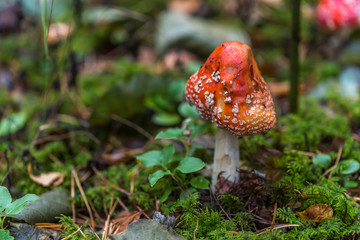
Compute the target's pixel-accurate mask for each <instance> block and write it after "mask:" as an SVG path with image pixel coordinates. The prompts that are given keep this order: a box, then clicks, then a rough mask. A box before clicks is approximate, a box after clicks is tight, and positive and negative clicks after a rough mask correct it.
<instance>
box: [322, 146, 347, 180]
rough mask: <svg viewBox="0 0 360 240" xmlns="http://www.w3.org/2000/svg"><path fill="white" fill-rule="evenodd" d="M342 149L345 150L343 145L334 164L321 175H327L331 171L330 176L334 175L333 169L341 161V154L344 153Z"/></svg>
mask: <svg viewBox="0 0 360 240" xmlns="http://www.w3.org/2000/svg"><path fill="white" fill-rule="evenodd" d="M342 150H343V147H342V146H340V147H339V151H338V155H337V157H336V161H335V164H334V166H332V167H331V168H329V169H327V170H326V171H325V172H324V173H323V174H322V175H321V177H325V176H326V175H328V174H329V173H330V174H329V177H328V178H331V177H332V175H333V173H332V172H333V170H334V169H336V167H337V166H338V164H339V161H340V158H341V154H342Z"/></svg>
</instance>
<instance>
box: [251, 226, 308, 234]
mask: <svg viewBox="0 0 360 240" xmlns="http://www.w3.org/2000/svg"><path fill="white" fill-rule="evenodd" d="M287 227H302V225H300V224H279V225H276V226H274V227H273V229H282V228H287ZM268 229H270V227H267V228H264V229H261V230H259V231H256V232H254V233H255V234H256V236H260V235H261V234H264V233H266V231H267V230H268Z"/></svg>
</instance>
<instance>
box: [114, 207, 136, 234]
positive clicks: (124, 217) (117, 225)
mask: <svg viewBox="0 0 360 240" xmlns="http://www.w3.org/2000/svg"><path fill="white" fill-rule="evenodd" d="M141 214H142V213H141V212H129V211H123V212H121V213H120V214H119V215H118V216H117V217H116V218H115V219H113V220H111V224H110V226H111V227H110V228H111V229H110V234H120V233H122V232H124V231H125V229H126V228H127V226H128V225H129V224H130V223H132V222H135V221H136V220H138V219H139V218H140V216H141Z"/></svg>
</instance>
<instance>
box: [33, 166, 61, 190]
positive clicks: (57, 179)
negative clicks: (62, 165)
mask: <svg viewBox="0 0 360 240" xmlns="http://www.w3.org/2000/svg"><path fill="white" fill-rule="evenodd" d="M28 173H29V177H30V179H31V180H33V181H34V182H36V183H37V184H40V185H41V186H43V187H49V186H59V185H60V184H61V183H62V182H63V181H64V178H65V176H66V174H65V173H60V172H48V173H42V174H40V175H39V176H35V175H32V173H31V165H29V166H28Z"/></svg>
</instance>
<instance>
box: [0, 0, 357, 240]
mask: <svg viewBox="0 0 360 240" xmlns="http://www.w3.org/2000/svg"><path fill="white" fill-rule="evenodd" d="M65 2H66V1H65ZM74 2H81V1H74ZM145 2H146V1H138V3H137V4H134V2H133V1H120V2H119V1H114V4H115V5H116V6H121V7H123V8H125V9H128V10H129V9H130V10H132V11H134V12H131V11H130V12H129V11H120V13H121V14H120V15H116V14H115V15H111V16H113V18H109V19H106V21H107V22H106V21H105V20H104V19H103V22H101V21H100V22H99V21H98V20H96V18H95V16H96V14H95V13H94V12H91V11H90V13H89V12H88V11H87V10H89V9H91V10H94V9H95V10H96V8H97V7H98V8H100V6H95V8H92V7H93V6H92V5H91V4H89V5H87V4H86V3H83V5H82V8H77V7H78V6H76V4H75V3H74V5H71V6H72V8H69V9H67V10H66V11H65V12H64V15H63V16H62V17H58V18H57V16H58V15H56V14H57V13H54V14H55V15H54V19H53V20H52V21H55V20H56V21H60V20H61V21H65V22H66V21H68V22H71V23H72V24H73V25H72V26H73V30H72V34H71V35H69V36H67V38H65V39H60V40H59V41H58V42H56V43H55V44H53V43H49V46H48V47H49V49H48V54H49V56H48V58H46V56H45V53H44V49H43V44H42V37H43V32H42V26H41V23H40V22H39V21H38V20H39V19H37V18H36V16H30V15H29V16H28V15H25V16H26V17H25V20H22V21H23V22H22V24H23V26H24V27H23V28H15V29H13V30H11V31H10V30H6V31H4V34H3V35H2V36H1V39H0V62H1V64H0V77H1V79H6V81H7V82H6V81H5V82H4V83H3V82H1V81H0V83H1V85H0V117H1V121H0V140H1V141H0V180H1V185H3V186H6V187H7V188H8V189H9V190H10V192H11V194H12V196H13V198H19V197H21V196H23V195H25V194H28V193H30V194H36V195H41V194H43V193H46V192H49V191H52V190H56V189H68V190H71V191H72V194H71V196H70V197H69V202H70V203H72V204H73V207H74V208H73V209H74V213H75V215H74V216H75V219H72V218H71V217H68V216H62V217H60V220H59V219H58V220H57V221H58V222H59V223H62V224H63V226H64V227H63V229H64V230H65V231H66V233H65V234H64V235H63V238H64V237H66V236H69V235H71V234H73V235H71V236H72V237H73V238H72V239H85V238H87V239H96V235H95V233H96V234H99V235H101V234H108V233H118V232H117V231H116V228H115V227H114V228H106V222H108V223H109V222H111V221H112V220H114V222H113V223H114V224H115V223H116V221H115V220H117V219H121V217H123V216H124V215H126V214H128V215H126V216H127V217H126V219H127V220H126V221H125V222H122V223H121V224H123V225H124V226H127V224H128V223H129V222H130V221H132V220H136V219H138V218H139V217H141V218H152V217H153V215H154V212H155V211H159V212H161V214H163V215H165V216H174V217H175V222H171V224H170V225H171V227H173V229H174V230H175V231H176V232H177V233H179V234H180V235H182V236H184V237H185V238H187V239H357V238H359V237H360V206H359V201H360V191H359V184H360V179H359V175H360V167H359V165H360V125H359V122H360V104H359V101H358V99H354V98H351V97H349V96H347V95H346V94H341V93H339V89H340V88H339V87H335V88H327V89H326V91H325V93H324V94H322V95H321V96H320V97H319V96H314V94H309V93H310V92H312V90H313V89H315V88H316V86H318V85H321V84H322V83H324V82H327V81H329V80H328V79H336V78H337V77H338V76H339V73H340V72H341V70H342V69H343V68H345V66H346V65H348V64H356V62H354V61H353V59H350V60H349V58H347V59H346V58H345V59H344V58H343V56H344V55H342V54H341V53H342V51H345V50H344V49H345V48H346V46H347V45H346V44H347V42H351V41H352V40H354V41H356V39H358V38H359V36H360V35H359V30H353V31H351V32H349V33H348V35H347V39H346V40H344V39H343V37H344V36H343V35H341V36H340V38H339V39H335V40H337V41H339V44H340V45H339V46H337V47H336V48H333V46H332V45H331V41H328V40H327V37H329V36H330V33H328V32H321V31H320V30H319V29H318V30H317V31H315V32H314V31H311V29H312V28H314V27H315V26H316V25H315V23H314V20H313V19H311V18H305V17H304V19H303V22H302V25H301V27H302V29H301V33H302V37H303V39H302V44H303V45H301V48H303V49H305V50H306V51H305V50H304V51H305V52H306V53H305V52H304V53H303V54H305V56H306V57H304V58H302V59H301V61H300V62H301V71H300V79H301V81H302V83H303V86H302V88H301V89H302V92H301V94H300V104H299V112H298V113H297V114H290V113H289V112H288V99H289V96H288V94H287V92H286V91H285V93H284V92H281V93H279V94H274V102H275V106H276V112H277V119H278V123H277V125H276V127H275V128H274V129H273V130H272V131H270V132H268V133H266V134H260V135H255V136H246V137H242V138H239V148H240V150H241V151H240V158H241V163H242V165H241V167H240V169H239V174H240V181H239V182H237V183H233V184H229V183H228V182H227V181H226V180H225V179H222V181H220V184H219V186H218V187H217V190H216V191H211V190H210V189H209V184H210V176H211V163H212V161H213V148H214V135H215V130H216V129H215V126H213V125H211V124H210V123H208V122H205V121H203V120H202V119H200V117H199V114H198V113H197V112H196V110H195V108H194V107H191V106H189V105H188V104H187V103H186V102H185V100H184V87H185V83H186V80H187V79H188V78H189V76H190V75H191V74H193V73H194V72H195V71H196V70H197V69H198V68H199V67H200V65H201V61H202V60H203V59H204V58H205V57H206V56H202V55H201V54H200V55H198V56H197V57H195V58H193V56H192V55H191V56H190V60H183V57H184V56H185V55H186V54H185V55H181V54H184V52H182V51H185V52H186V51H188V53H189V52H191V51H190V50H186V48H185V47H184V49H185V50H181V51H180V50H179V49H175V53H176V54H178V55H176V56H177V57H178V59H177V61H175V63H174V65H171V64H170V63H169V62H167V61H170V60H169V59H171V56H173V55H171V54H174V52H171V49H169V52H171V54H170V55H166V56H159V57H158V58H157V59H156V58H153V60H152V61H150V63H149V61H148V62H146V61H144V60H143V57H144V56H143V55H141V54H144V52H143V51H144V49H147V50H149V49H150V53H154V52H151V50H152V51H154V50H153V44H154V43H153V39H154V38H153V36H154V35H155V34H156V31H155V30H154V29H155V26H156V22H155V21H154V19H155V17H156V16H157V14H159V9H163V10H164V9H165V8H166V3H165V1H155V2H154V3H153V4H151V7H149V8H147V7H144V6H145V5H146V4H145ZM144 4H145V5H144ZM283 4H284V5H279V6H267V5H261V4H260V8H259V9H260V10H261V11H262V13H263V14H264V15H262V17H263V18H262V20H259V21H260V22H258V23H256V22H255V23H254V22H252V20H251V17H249V16H246V14H245V15H242V14H241V13H242V11H240V10H239V9H238V10H239V12H235V13H232V14H235V15H231V14H228V13H226V12H225V13H224V12H221V11H217V7H218V6H219V3H218V1H209V3H207V4H205V5H206V6H208V7H209V8H210V9H211V11H210V12H205V13H206V14H208V15H205V16H206V17H207V18H210V19H211V20H216V21H219V22H223V23H226V24H229V25H238V20H239V19H240V15H241V18H242V19H243V22H242V23H241V26H242V27H243V28H244V29H246V30H247V31H248V32H249V34H250V36H251V39H252V42H253V50H254V54H255V58H256V59H258V60H257V61H258V62H259V68H260V70H261V72H262V74H263V76H264V78H265V80H266V81H267V82H268V83H269V84H271V83H272V82H275V81H276V80H277V81H281V82H282V83H286V81H287V79H288V74H289V68H288V66H289V62H288V60H289V55H288V49H287V48H286V47H285V48H284V47H283V46H284V44H285V43H287V42H288V41H289V35H288V31H287V29H281V28H279V26H288V21H289V19H290V14H289V12H288V11H286V6H287V5H286V4H288V2H287V1H284V3H283ZM250 5H251V4H250ZM250 5H248V7H251V6H250ZM304 5H305V7H309V8H314V5H315V1H305V2H304ZM55 7H56V5H55ZM102 10H103V9H102ZM120 10H121V9H120ZM76 11H83V12H84V14H85V15H86V14H90V15H91V14H93V15H91V16H93V18H90V20H92V21H89V18H86V17H84V18H81V19H79V17H78V16H77V14H76V13H77V12H76ZM223 11H226V9H223ZM108 13H109V14H110V13H112V12H108ZM280 13H281V14H280ZM25 14H26V13H25ZM118 14H119V12H118ZM236 14H239V15H236ZM200 16H201V15H200ZM253 17H259V16H253ZM153 18H154V19H153ZM86 19H87V20H86ZM144 19H146V21H145V20H144ZM72 21H73V22H72ZM1 26H2V25H1V21H0V28H1ZM312 33H314V34H312ZM315 33H316V34H315ZM335 38H336V36H335ZM320 43H322V44H320ZM178 44H179V46H180V48H181V43H178ZM285 45H286V44H285ZM320 45H321V46H320ZM150 46H151V47H150ZM324 49H325V50H326V51H325V50H324ZM172 50H174V49H172ZM191 54H193V53H191ZM336 54H339V56H338V57H336ZM169 56H170V57H169ZM186 57H189V56H188V55H186ZM185 59H186V58H185ZM355 59H356V58H355ZM194 60H197V61H194ZM347 61H350V62H347ZM170 65H171V66H170ZM3 76H6V77H3ZM272 90H273V91H274V93H275V92H276V91H275V90H277V89H274V88H273V89H272ZM51 172H52V173H56V174H58V175H57V176H64V177H63V178H60V180H59V179H58V178H57V179H55V180H53V181H52V182H50V184H48V185H46V186H44V182H43V181H41V180H40V181H39V180H36V179H39V178H38V177H39V176H41V174H45V179H47V180H48V178H49V176H48V175H46V174H48V173H51ZM34 179H35V180H34ZM77 180H78V182H79V184H78V183H77V182H76V181H77ZM79 186H80V187H81V188H80V187H79ZM319 204H322V205H321V206H326V209H328V210H329V209H331V211H332V215H331V216H330V217H329V218H326V219H325V220H317V219H319V218H321V217H322V213H313V212H309V211H310V210H307V209H309V208H311V207H312V206H319ZM325 204H326V205H325ZM114 206H115V207H114ZM304 211H308V212H305V213H306V214H307V217H306V218H304V217H302V218H301V217H300V215H299V213H300V212H304ZM90 212H91V214H90ZM124 212H126V213H124ZM122 219H124V218H122ZM4 226H5V228H6V229H8V228H9V224H8V221H7V220H6V221H5V222H4ZM89 226H90V227H89ZM119 226H120V225H119ZM78 229H80V230H81V231H80V230H78ZM119 229H120V227H119ZM119 229H118V230H119ZM121 230H124V229H121ZM6 231H7V230H6ZM76 231H78V232H76ZM74 232H75V233H74ZM81 232H84V235H82V234H81ZM1 234H3V231H2V232H1Z"/></svg>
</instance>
